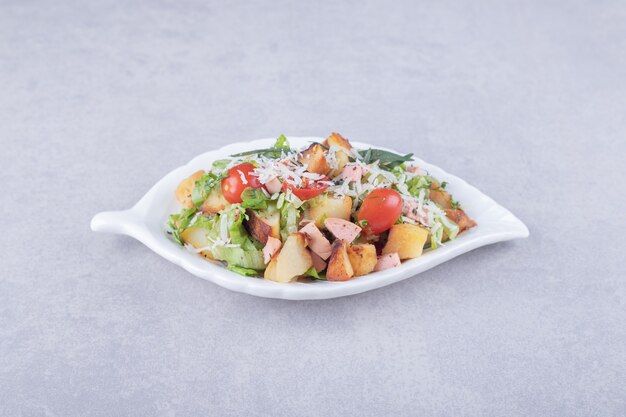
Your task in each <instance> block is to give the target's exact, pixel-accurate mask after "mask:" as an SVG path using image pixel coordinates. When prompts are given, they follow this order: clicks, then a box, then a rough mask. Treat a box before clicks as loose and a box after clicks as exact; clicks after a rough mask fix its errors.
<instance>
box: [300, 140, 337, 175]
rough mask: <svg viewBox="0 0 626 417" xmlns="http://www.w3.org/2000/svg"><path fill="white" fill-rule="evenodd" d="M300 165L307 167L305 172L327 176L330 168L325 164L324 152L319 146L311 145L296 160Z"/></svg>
mask: <svg viewBox="0 0 626 417" xmlns="http://www.w3.org/2000/svg"><path fill="white" fill-rule="evenodd" d="M298 160H299V161H300V163H301V164H306V165H307V171H309V172H314V173H316V174H320V175H327V174H328V172H329V171H330V167H329V166H328V163H327V162H326V151H325V150H324V148H322V147H321V146H320V145H319V144H317V143H313V144H312V145H311V146H309V147H308V148H307V149H306V150H304V151H303V152H302V155H301V156H300V157H299V158H298Z"/></svg>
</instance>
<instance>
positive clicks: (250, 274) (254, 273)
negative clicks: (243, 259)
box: [226, 265, 259, 277]
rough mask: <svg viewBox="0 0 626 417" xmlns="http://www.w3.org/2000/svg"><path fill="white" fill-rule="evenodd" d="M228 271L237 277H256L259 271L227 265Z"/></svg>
mask: <svg viewBox="0 0 626 417" xmlns="http://www.w3.org/2000/svg"><path fill="white" fill-rule="evenodd" d="M226 268H227V269H228V270H229V271H233V272H235V273H237V274H239V275H243V276H244V277H258V276H259V271H257V270H256V269H252V268H243V267H241V266H235V265H228V266H227V267H226Z"/></svg>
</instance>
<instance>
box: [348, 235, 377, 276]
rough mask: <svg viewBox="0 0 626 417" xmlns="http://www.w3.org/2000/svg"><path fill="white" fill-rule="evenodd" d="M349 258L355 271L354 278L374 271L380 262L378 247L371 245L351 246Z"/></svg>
mask: <svg viewBox="0 0 626 417" xmlns="http://www.w3.org/2000/svg"><path fill="white" fill-rule="evenodd" d="M348 257H349V258H350V264H351V265H352V269H353V270H354V276H360V275H367V274H369V273H370V272H372V271H373V270H374V266H376V262H377V261H378V258H377V257H376V247H375V246H374V245H372V244H369V243H366V244H363V245H352V246H350V247H349V248H348Z"/></svg>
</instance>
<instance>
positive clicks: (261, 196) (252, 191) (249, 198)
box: [241, 187, 269, 210]
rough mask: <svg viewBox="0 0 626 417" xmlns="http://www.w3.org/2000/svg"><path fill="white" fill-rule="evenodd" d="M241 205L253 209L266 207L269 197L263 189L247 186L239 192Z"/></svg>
mask: <svg viewBox="0 0 626 417" xmlns="http://www.w3.org/2000/svg"><path fill="white" fill-rule="evenodd" d="M241 199H242V200H243V201H242V202H241V207H243V208H249V209H254V210H262V209H266V208H267V201H268V200H269V198H268V197H267V196H266V195H265V193H264V192H263V191H261V190H260V189H258V188H252V187H248V188H246V189H245V190H243V193H241Z"/></svg>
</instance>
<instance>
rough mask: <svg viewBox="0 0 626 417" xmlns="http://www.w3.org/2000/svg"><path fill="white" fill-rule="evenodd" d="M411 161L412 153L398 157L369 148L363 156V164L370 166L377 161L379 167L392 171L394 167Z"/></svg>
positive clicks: (395, 154) (394, 154)
mask: <svg viewBox="0 0 626 417" xmlns="http://www.w3.org/2000/svg"><path fill="white" fill-rule="evenodd" d="M360 152H362V151H360ZM411 160H413V154H412V153H408V154H406V155H398V154H397V153H393V152H389V151H384V150H382V149H372V148H369V149H368V150H367V151H365V153H364V154H363V162H365V163H366V164H371V163H372V162H375V161H378V164H379V165H380V167H381V168H383V169H385V170H392V169H393V168H394V167H396V166H398V165H400V164H402V163H404V162H407V161H411Z"/></svg>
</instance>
